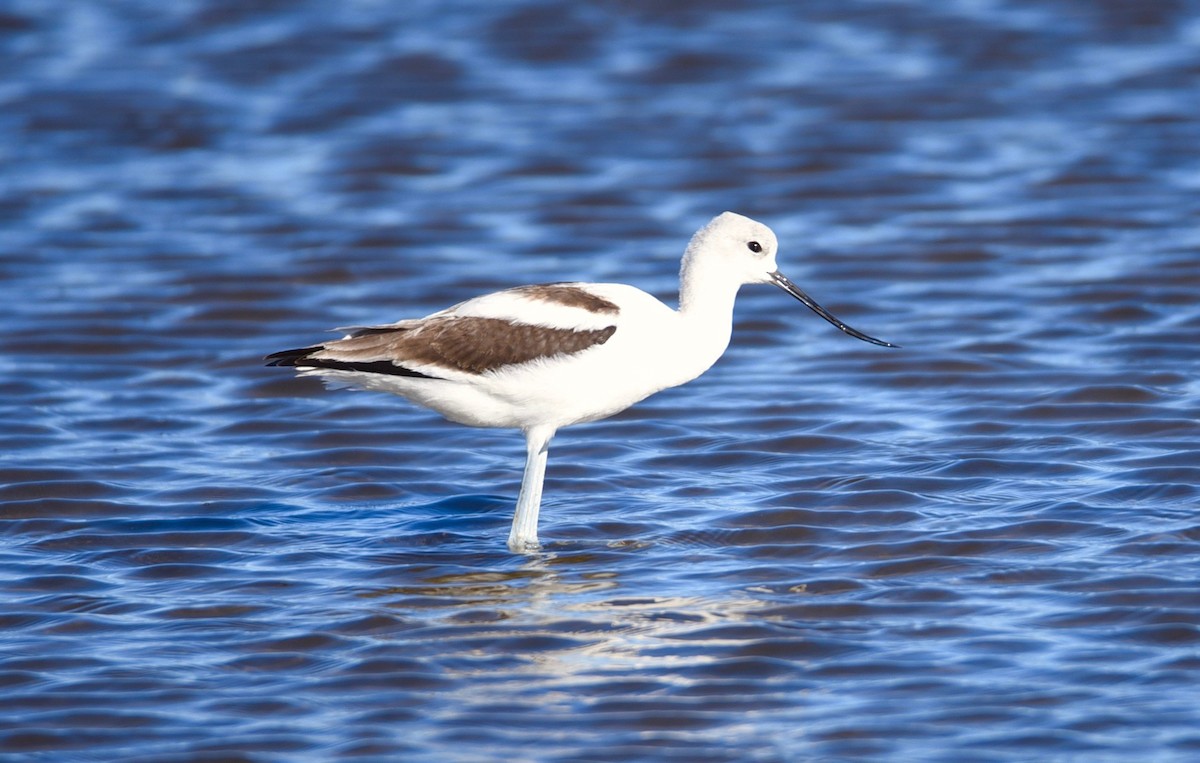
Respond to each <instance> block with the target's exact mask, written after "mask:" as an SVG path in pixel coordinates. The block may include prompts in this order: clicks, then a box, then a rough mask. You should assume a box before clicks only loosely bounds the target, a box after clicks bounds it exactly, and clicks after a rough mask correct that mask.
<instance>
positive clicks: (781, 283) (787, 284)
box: [771, 270, 900, 347]
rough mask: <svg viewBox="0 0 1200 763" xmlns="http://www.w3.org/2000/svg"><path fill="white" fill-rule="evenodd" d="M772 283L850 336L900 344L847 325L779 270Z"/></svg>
mask: <svg viewBox="0 0 1200 763" xmlns="http://www.w3.org/2000/svg"><path fill="white" fill-rule="evenodd" d="M771 283H773V284H775V285H776V286H778V287H779V288H781V289H783V290H784V291H786V292H787V293H788V294H791V295H792V296H793V297H795V298H796V299H798V300H800V301H801V302H803V303H804V304H805V305H806V306H807V307H808V309H809V310H812V311H813V312H814V313H816V314H817V315H819V316H821V317H822V318H824V319H825V320H827V321H829V322H830V323H832V324H833V325H835V326H837V327H838V328H839V329H841V330H842V332H844V333H846V334H849V335H850V336H852V337H854V338H855V339H861V340H863V341H864V342H870V343H871V344H877V345H879V346H880V347H899V346H900V345H898V344H892V343H891V342H885V341H883V340H882V339H876V338H875V337H873V336H867V335H866V334H864V333H863V332H861V331H859V330H858V329H852V328H850V327H849V326H847V325H846V324H844V323H842V322H841V321H840V320H838V319H837V318H835V317H834V315H833V313H831V312H829V311H828V310H826V309H825V308H823V307H821V306H820V305H818V304H817V303H816V302H815V301H814V300H813V298H812V297H810V296H808V295H807V294H805V293H804V292H803V291H801V290H800V287H799V286H797V285H796V284H794V283H792V282H791V281H789V280H788V277H787V276H785V275H784V274H783V273H780V272H779V271H778V270H776V271H775V272H774V273H772V274H771Z"/></svg>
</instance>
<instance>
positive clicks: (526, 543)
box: [508, 427, 554, 554]
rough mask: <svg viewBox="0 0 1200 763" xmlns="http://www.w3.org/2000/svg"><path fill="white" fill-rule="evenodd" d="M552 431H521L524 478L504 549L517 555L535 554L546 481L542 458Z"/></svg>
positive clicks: (538, 429) (544, 462) (537, 546)
mask: <svg viewBox="0 0 1200 763" xmlns="http://www.w3.org/2000/svg"><path fill="white" fill-rule="evenodd" d="M553 436H554V430H553V429H550V428H544V427H533V428H531V429H527V430H525V476H524V477H522V478H521V494H520V495H519V496H518V497H517V510H516V512H515V513H514V514H513V523H512V531H511V532H510V533H509V534H508V548H509V549H510V550H511V551H514V552H516V553H518V554H521V553H529V552H532V551H537V550H538V548H539V545H538V539H537V524H538V509H540V508H541V506H542V481H543V480H544V479H545V478H546V457H547V456H548V455H549V454H550V438H551V437H553Z"/></svg>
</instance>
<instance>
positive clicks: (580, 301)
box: [512, 283, 621, 315]
mask: <svg viewBox="0 0 1200 763" xmlns="http://www.w3.org/2000/svg"><path fill="white" fill-rule="evenodd" d="M512 291H514V292H516V293H518V294H520V295H522V296H524V297H528V298H530V299H535V300H538V301H539V302H555V303H557V304H560V305H565V306H567V307H578V308H579V309H581V310H586V311H588V312H589V313H596V314H597V315H616V314H618V313H620V312H621V308H620V307H618V306H617V305H616V304H615V303H613V302H609V301H608V300H607V299H605V298H604V297H598V296H596V295H595V294H592V293H591V292H590V291H587V290H586V289H581V288H579V287H578V286H572V285H570V284H565V283H547V284H540V285H537V286H518V287H517V288H515V289H512Z"/></svg>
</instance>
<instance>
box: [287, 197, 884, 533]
mask: <svg viewBox="0 0 1200 763" xmlns="http://www.w3.org/2000/svg"><path fill="white" fill-rule="evenodd" d="M777 248H778V247H777V243H776V239H775V234H774V233H773V232H772V231H771V229H770V228H768V227H767V226H765V225H763V224H762V223H759V222H756V221H754V220H751V219H749V218H747V217H743V216H741V215H738V214H734V213H732V212H725V213H724V214H721V215H719V216H717V217H716V218H714V219H713V220H712V221H711V222H709V223H708V225H706V226H704V227H703V228H701V229H700V230H699V231H698V232H697V233H696V234H695V235H694V236H693V237H692V240H691V242H690V243H689V244H688V247H687V250H686V251H685V253H684V256H683V262H682V266H681V269H680V286H679V309H678V310H673V309H671V308H670V307H667V306H666V305H664V304H663V303H662V302H660V301H658V300H657V299H655V298H654V297H652V296H650V295H649V294H647V293H646V292H644V291H642V290H640V289H636V288H634V287H632V286H626V285H624V284H611V283H599V284H597V283H562V284H545V285H540V286H522V287H517V288H515V289H508V290H505V291H500V292H496V293H494V294H487V295H484V296H481V297H476V298H474V299H470V300H467V301H466V302H462V303H460V304H458V305H455V306H454V307H451V308H449V309H447V310H443V311H441V312H438V313H434V314H433V315H430V316H427V317H425V318H421V319H417V320H407V321H400V322H398V323H393V324H389V325H386V326H373V327H369V328H364V329H357V330H355V331H352V332H351V333H350V334H348V335H347V336H346V337H344V338H343V339H339V340H336V341H333V342H328V343H326V344H323V345H318V346H313V347H305V348H302V349H298V350H286V351H284V352H279V353H275V354H273V355H270V356H268V358H267V359H268V360H270V361H271V363H270V365H281V366H294V367H296V368H297V369H298V371H299V372H300V373H302V374H318V375H320V376H322V377H324V378H326V379H327V380H329V381H331V382H340V383H344V384H347V385H350V386H354V387H358V388H362V389H370V390H380V391H383V392H391V393H393V394H397V395H401V396H402V397H405V398H408V399H409V400H411V401H413V402H414V403H417V404H418V405H423V406H425V407H427V408H431V409H433V410H435V411H437V412H438V413H440V414H442V415H443V416H445V417H446V418H448V419H450V420H451V421H456V422H459V423H461V424H468V425H470V426H477V427H506V428H514V429H520V430H521V431H523V432H524V433H525V438H526V463H525V475H524V478H523V479H522V482H521V492H520V496H519V497H518V499H517V508H516V513H515V515H514V517H513V525H512V530H511V532H510V534H509V538H508V545H509V547H510V548H511V549H512V550H514V551H518V552H527V551H533V550H536V549H537V548H538V541H537V517H538V511H539V508H540V505H541V495H542V483H543V479H544V476H545V468H546V456H547V453H548V447H549V443H550V439H551V438H552V437H553V436H554V433H555V432H556V431H557V430H559V429H561V428H562V427H565V426H569V425H571V424H579V423H582V422H586V421H595V420H597V419H602V418H604V417H606V416H611V415H612V414H614V413H617V412H619V411H622V410H624V409H626V408H628V407H629V406H631V405H633V404H634V403H636V402H638V401H639V400H643V399H645V398H646V397H649V396H650V395H652V394H654V393H655V392H658V391H660V390H663V389H666V388H668V387H674V386H678V385H680V384H683V383H685V382H688V381H691V380H692V379H694V378H696V377H697V376H699V375H700V374H702V373H704V371H706V370H707V369H708V368H709V367H710V366H712V364H713V363H715V362H716V361H717V359H718V358H720V357H721V354H722V353H724V351H725V348H726V347H727V346H728V344H729V338H730V332H731V330H732V325H733V303H734V299H735V298H736V296H737V293H738V289H739V288H740V287H741V286H742V285H743V284H751V283H772V284H775V285H776V286H779V287H780V288H783V289H784V290H785V291H787V292H788V293H789V294H791V295H792V296H794V297H796V298H797V299H799V300H800V301H801V302H803V303H804V304H805V305H807V306H808V307H809V308H811V309H812V310H814V311H815V312H817V313H818V314H819V315H821V316H822V317H823V318H825V319H826V320H828V321H829V322H830V323H833V324H834V325H835V326H837V327H838V328H839V329H841V330H842V331H844V332H846V333H847V334H850V335H851V336H855V337H857V338H859V339H862V340H864V341H867V342H871V343H873V344H878V345H882V346H885V347H892V346H894V345H891V344H889V343H887V342H883V341H881V340H878V339H874V338H873V337H869V336H867V335H866V334H863V333H861V332H859V331H856V330H855V329H852V328H850V327H849V326H847V325H846V324H844V323H842V322H841V321H839V320H838V319H837V318H835V317H833V316H832V315H831V314H830V313H829V312H828V311H826V310H825V309H824V308H822V307H821V306H820V305H818V304H817V303H816V302H814V301H813V300H812V299H810V298H809V297H808V296H807V295H806V294H804V292H803V291H801V290H800V289H799V288H798V287H796V286H795V284H793V283H792V282H791V281H789V280H788V279H787V278H786V277H784V276H783V274H781V273H780V272H779V271H778V269H777V267H776V264H775V255H776V251H777Z"/></svg>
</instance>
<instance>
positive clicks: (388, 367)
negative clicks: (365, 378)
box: [263, 346, 438, 379]
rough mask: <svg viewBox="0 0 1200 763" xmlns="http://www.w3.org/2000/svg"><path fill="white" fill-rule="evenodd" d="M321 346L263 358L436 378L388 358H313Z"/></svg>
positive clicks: (271, 363)
mask: <svg viewBox="0 0 1200 763" xmlns="http://www.w3.org/2000/svg"><path fill="white" fill-rule="evenodd" d="M324 349H325V348H324V347H323V346H317V347H301V348H299V349H295V350H283V351H281V352H273V353H271V354H270V355H268V356H266V357H265V358H263V360H266V361H268V362H267V365H268V366H288V367H293V368H328V369H329V370H331V371H353V372H355V373H361V374H385V375H387V376H407V377H409V378H411V379H436V378H438V377H436V376H430V375H429V374H423V373H421V372H420V371H414V370H412V369H411V368H405V367H404V366H401V365H397V364H395V363H393V362H392V361H390V360H370V361H345V360H334V359H333V358H314V357H311V356H312V354H313V353H315V352H320V351H321V350H324Z"/></svg>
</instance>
